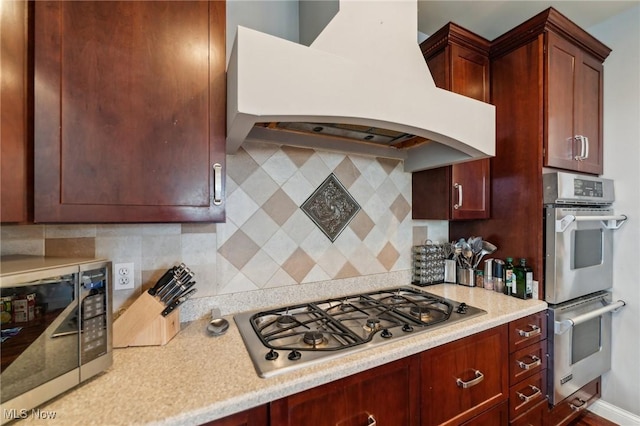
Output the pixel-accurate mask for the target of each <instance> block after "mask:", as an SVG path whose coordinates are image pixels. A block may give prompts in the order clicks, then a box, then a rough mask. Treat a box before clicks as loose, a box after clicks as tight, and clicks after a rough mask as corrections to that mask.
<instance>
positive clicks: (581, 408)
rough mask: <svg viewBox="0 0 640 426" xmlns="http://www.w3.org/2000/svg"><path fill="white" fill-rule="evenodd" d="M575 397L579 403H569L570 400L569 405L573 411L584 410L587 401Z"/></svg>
mask: <svg viewBox="0 0 640 426" xmlns="http://www.w3.org/2000/svg"><path fill="white" fill-rule="evenodd" d="M576 399H577V400H578V402H579V403H580V405H576V404H573V403H571V402H570V403H569V407H571V409H572V410H573V411H576V412H577V411H582V410H584V409H585V408H587V405H588V404H587V401H585V400H584V399H582V398H576Z"/></svg>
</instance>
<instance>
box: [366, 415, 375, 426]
mask: <svg viewBox="0 0 640 426" xmlns="http://www.w3.org/2000/svg"><path fill="white" fill-rule="evenodd" d="M377 424H378V422H377V421H376V418H375V417H373V414H369V417H367V426H376V425H377Z"/></svg>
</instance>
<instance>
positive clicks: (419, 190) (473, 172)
mask: <svg viewBox="0 0 640 426" xmlns="http://www.w3.org/2000/svg"><path fill="white" fill-rule="evenodd" d="M450 25H451V24H450ZM450 31H456V32H458V31H463V34H465V35H466V37H472V35H471V34H470V33H469V34H467V32H466V31H465V30H462V29H458V28H457V27H451V28H450ZM469 42H472V41H469ZM427 64H428V66H429V69H430V71H431V75H432V77H433V80H434V83H435V84H436V86H437V87H440V88H442V89H447V90H450V91H452V92H455V93H459V94H461V95H465V96H468V97H470V98H473V99H477V100H480V101H483V102H489V58H488V55H486V54H482V53H479V52H478V51H475V50H472V49H469V48H467V47H463V46H459V45H456V44H451V45H449V46H447V47H446V48H445V49H443V50H442V51H441V52H439V53H438V54H435V55H433V56H430V57H428V58H427ZM412 184H413V218H414V219H443V220H462V219H486V218H488V217H489V213H490V198H489V194H490V162H489V159H488V158H487V159H482V160H475V161H469V162H467V163H461V164H455V165H453V166H447V167H442V168H438V169H433V170H426V171H422V172H417V173H414V174H413V179H412Z"/></svg>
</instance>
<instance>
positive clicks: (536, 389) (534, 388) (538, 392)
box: [509, 370, 547, 419]
mask: <svg viewBox="0 0 640 426" xmlns="http://www.w3.org/2000/svg"><path fill="white" fill-rule="evenodd" d="M545 373H546V370H542V371H541V372H539V373H537V374H535V375H533V376H531V377H527V378H526V379H524V380H522V381H521V382H518V383H517V384H516V385H514V386H511V388H510V389H509V418H510V419H515V418H516V417H518V416H520V415H522V414H524V413H525V412H527V411H529V410H530V409H531V408H533V406H535V405H536V404H538V403H539V402H540V401H542V400H544V399H546V395H545V394H546V384H547V377H546V374H545Z"/></svg>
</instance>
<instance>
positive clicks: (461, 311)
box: [456, 302, 467, 314]
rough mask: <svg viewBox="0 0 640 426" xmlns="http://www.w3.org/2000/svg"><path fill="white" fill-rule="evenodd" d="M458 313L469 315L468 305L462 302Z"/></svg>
mask: <svg viewBox="0 0 640 426" xmlns="http://www.w3.org/2000/svg"><path fill="white" fill-rule="evenodd" d="M456 312H457V313H459V314H466V313H467V304H466V303H464V302H462V303H461V304H459V305H458V309H456Z"/></svg>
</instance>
